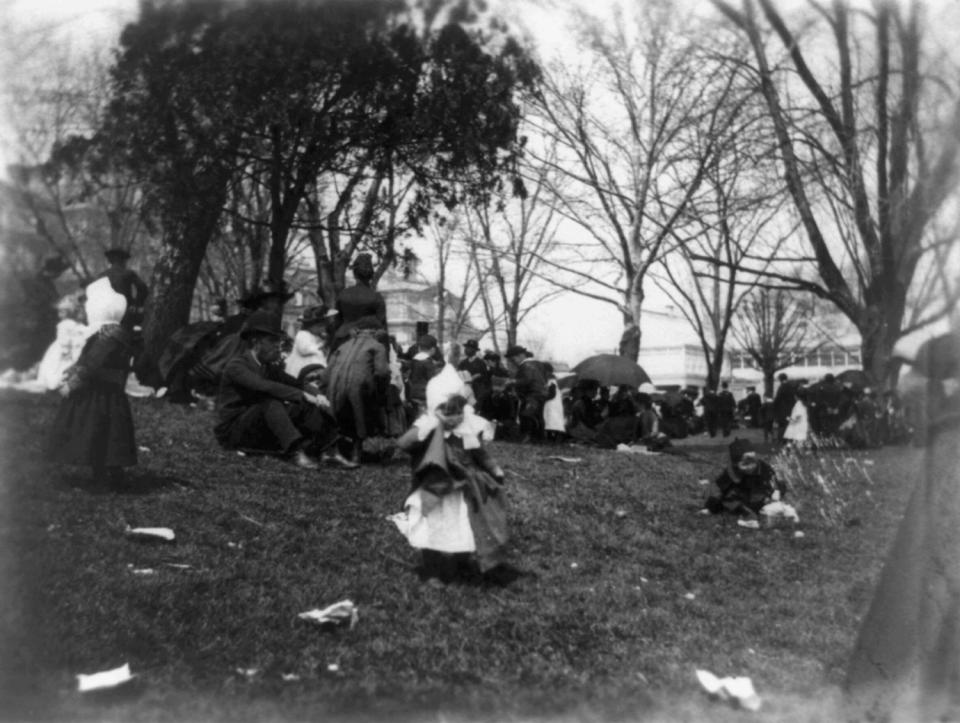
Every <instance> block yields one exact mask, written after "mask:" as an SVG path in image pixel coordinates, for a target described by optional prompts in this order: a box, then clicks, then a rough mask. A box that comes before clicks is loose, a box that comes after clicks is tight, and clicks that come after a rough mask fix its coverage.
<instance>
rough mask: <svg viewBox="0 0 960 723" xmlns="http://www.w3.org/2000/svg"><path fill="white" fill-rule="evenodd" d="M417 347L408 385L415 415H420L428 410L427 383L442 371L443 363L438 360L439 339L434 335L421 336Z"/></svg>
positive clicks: (411, 361)
mask: <svg viewBox="0 0 960 723" xmlns="http://www.w3.org/2000/svg"><path fill="white" fill-rule="evenodd" d="M417 349H418V351H417V352H416V353H415V354H414V355H413V358H412V359H411V360H410V372H409V376H408V380H409V381H408V385H409V388H410V401H411V403H412V404H413V405H414V406H415V409H414V416H416V417H419V416H421V415H423V414H426V411H427V383H428V382H429V381H430V380H431V379H433V377H435V376H436V375H437V374H439V373H440V370H441V369H443V364H441V363H438V362H437V361H436V358H435V355H436V351H437V340H436V338H435V337H434V336H433V335H431V334H424V335H423V336H421V337H420V339H419V340H418V341H417Z"/></svg>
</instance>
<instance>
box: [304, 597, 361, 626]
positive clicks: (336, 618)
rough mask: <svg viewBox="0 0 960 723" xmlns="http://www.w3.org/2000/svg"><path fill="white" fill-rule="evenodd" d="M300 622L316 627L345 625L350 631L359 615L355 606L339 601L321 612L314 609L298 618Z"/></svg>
mask: <svg viewBox="0 0 960 723" xmlns="http://www.w3.org/2000/svg"><path fill="white" fill-rule="evenodd" d="M297 617H298V618H300V619H301V620H309V621H310V622H314V623H317V624H318V625H342V624H344V623H347V624H348V625H349V626H350V629H351V630H353V627H354V626H355V625H356V624H357V621H358V620H359V619H360V615H359V613H358V612H357V606H356V605H354V604H353V602H352V601H350V600H341V601H340V602H338V603H334V604H333V605H329V606H327V607H325V608H324V609H323V610H320V609H317V608H314V609H313V610H308V611H307V612H305V613H300V614H299V615H298V616H297Z"/></svg>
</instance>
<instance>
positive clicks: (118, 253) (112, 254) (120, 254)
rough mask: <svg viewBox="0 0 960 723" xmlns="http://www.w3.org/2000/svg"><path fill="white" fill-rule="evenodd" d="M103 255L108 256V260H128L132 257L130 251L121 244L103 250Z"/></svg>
mask: <svg viewBox="0 0 960 723" xmlns="http://www.w3.org/2000/svg"><path fill="white" fill-rule="evenodd" d="M103 255H104V256H106V257H107V261H113V260H114V259H116V260H117V261H127V260H128V259H129V258H130V252H129V251H127V250H126V249H124V248H120V247H119V246H114V247H113V248H109V249H107V250H106V251H104V252H103Z"/></svg>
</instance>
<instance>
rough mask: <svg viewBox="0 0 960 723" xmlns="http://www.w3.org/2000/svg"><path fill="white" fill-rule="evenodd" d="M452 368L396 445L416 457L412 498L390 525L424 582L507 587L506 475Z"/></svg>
mask: <svg viewBox="0 0 960 723" xmlns="http://www.w3.org/2000/svg"><path fill="white" fill-rule="evenodd" d="M466 392H467V390H466V389H465V387H464V383H463V380H462V379H461V378H460V375H459V374H458V373H457V372H456V370H455V369H454V367H453V366H452V365H450V364H447V365H446V366H445V367H444V368H443V370H442V371H441V372H440V374H439V375H437V376H435V377H434V378H433V379H431V380H430V382H429V383H428V384H427V389H426V408H427V410H428V411H427V412H426V413H424V414H422V415H421V416H420V417H419V418H418V419H417V420H416V422H414V424H413V426H412V427H411V428H410V429H409V430H408V431H407V432H406V433H404V434H403V436H401V437H400V439H399V440H398V441H397V445H398V446H399V447H400V448H401V449H403V450H404V451H406V452H408V453H409V454H410V455H411V457H412V470H413V492H412V493H411V494H410V496H409V497H408V498H407V500H406V503H405V505H404V508H405V509H404V512H403V513H400V514H399V515H395V516H394V517H393V518H392V519H393V520H394V522H395V523H396V525H397V527H398V528H399V529H400V531H401V532H402V533H403V534H404V536H405V537H406V538H407V540H408V541H409V542H410V544H411V545H413V546H414V547H416V548H418V549H420V550H421V551H422V556H423V568H422V572H423V575H424V577H428V578H437V579H439V580H440V581H441V582H452V581H454V580H456V579H458V578H460V579H464V578H467V579H469V578H470V577H471V576H473V575H475V573H476V572H479V573H481V574H482V575H483V578H484V580H487V581H490V582H493V583H495V584H505V583H506V582H509V581H510V579H512V578H511V577H510V575H511V572H514V571H512V568H509V567H508V566H506V565H505V564H504V563H505V559H506V558H505V547H506V543H507V537H508V533H507V508H506V494H505V490H504V478H503V470H502V469H501V468H500V466H499V465H498V464H497V463H496V462H495V461H494V459H493V458H492V457H491V456H490V453H489V452H488V451H487V449H486V447H485V446H484V440H485V438H488V437H489V436H490V431H489V430H490V424H489V422H487V420H485V419H483V418H482V417H480V416H478V415H476V414H474V412H473V408H472V407H471V406H470V405H468V404H467V399H466V397H467V394H466Z"/></svg>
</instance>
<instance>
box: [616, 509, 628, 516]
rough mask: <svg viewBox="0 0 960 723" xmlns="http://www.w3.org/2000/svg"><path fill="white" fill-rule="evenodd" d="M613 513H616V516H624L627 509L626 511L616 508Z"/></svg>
mask: <svg viewBox="0 0 960 723" xmlns="http://www.w3.org/2000/svg"><path fill="white" fill-rule="evenodd" d="M613 514H614V515H616V516H617V517H626V516H627V511H626V510H616V511H615V512H614V513H613Z"/></svg>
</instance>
